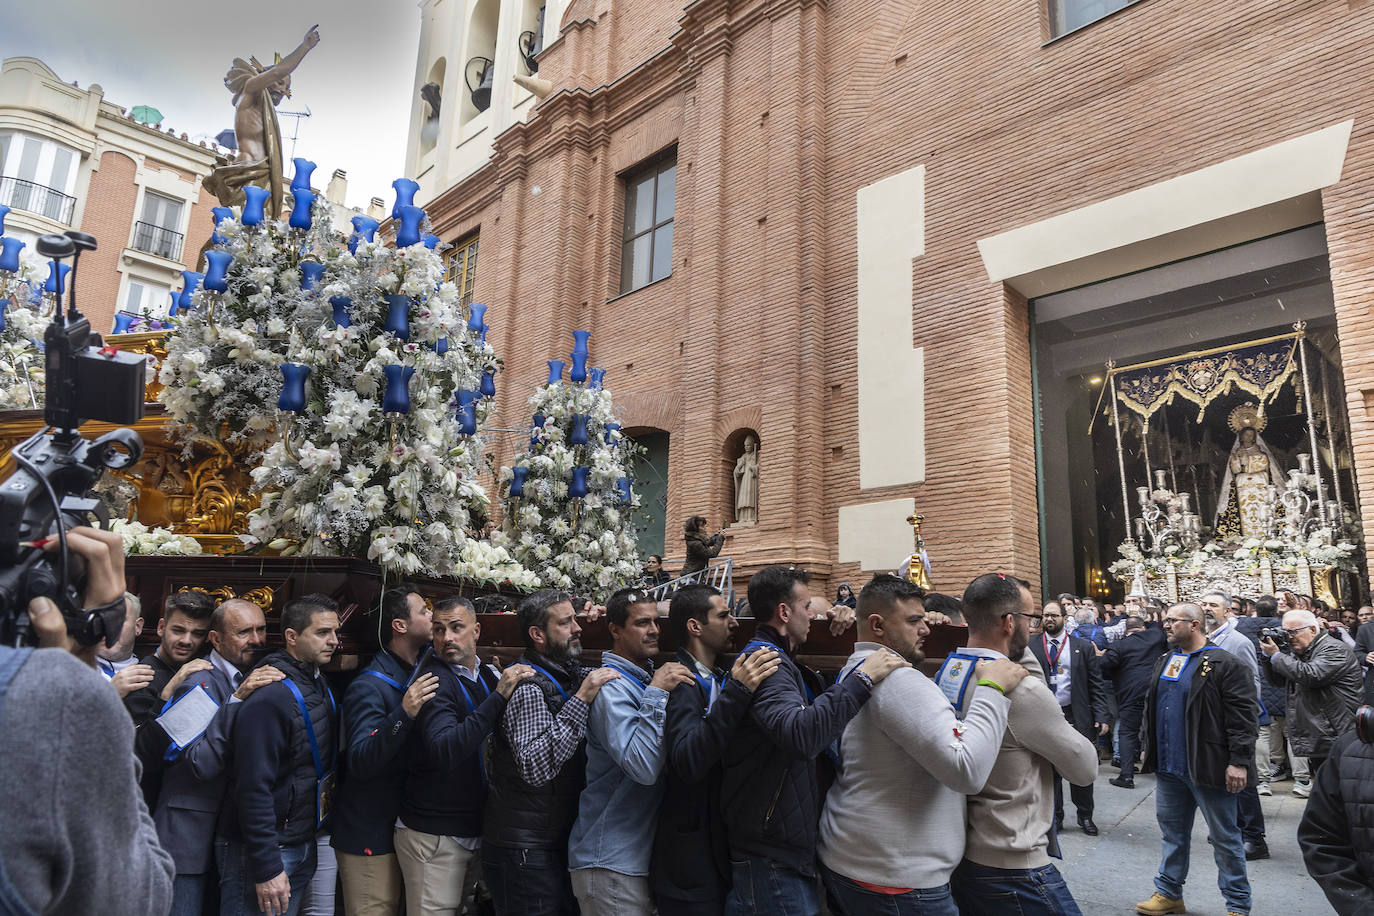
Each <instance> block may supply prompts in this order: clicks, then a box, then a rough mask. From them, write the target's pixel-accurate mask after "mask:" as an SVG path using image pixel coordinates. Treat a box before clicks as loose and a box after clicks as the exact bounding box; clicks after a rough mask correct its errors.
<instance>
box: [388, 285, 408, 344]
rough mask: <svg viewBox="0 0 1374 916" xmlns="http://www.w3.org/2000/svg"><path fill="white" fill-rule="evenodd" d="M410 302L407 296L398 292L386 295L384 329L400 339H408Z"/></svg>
mask: <svg viewBox="0 0 1374 916" xmlns="http://www.w3.org/2000/svg"><path fill="white" fill-rule="evenodd" d="M410 302H411V299H410V297H409V296H405V295H402V294H400V293H392V294H391V295H389V296H387V297H386V325H385V330H386V331H387V332H389V333H390V334H391V336H393V337H396V338H398V339H400V340H410Z"/></svg>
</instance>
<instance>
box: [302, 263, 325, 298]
mask: <svg viewBox="0 0 1374 916" xmlns="http://www.w3.org/2000/svg"><path fill="white" fill-rule="evenodd" d="M322 279H324V265H323V264H320V263H319V262H317V261H302V262H301V289H303V290H305V291H306V292H310V291H311V290H313V289H314V288H315V287H317V286H319V285H320V280H322Z"/></svg>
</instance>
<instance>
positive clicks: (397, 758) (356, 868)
mask: <svg viewBox="0 0 1374 916" xmlns="http://www.w3.org/2000/svg"><path fill="white" fill-rule="evenodd" d="M380 631H381V633H382V638H383V647H382V650H381V651H380V652H378V653H377V654H376V655H375V656H373V658H372V662H371V664H369V665H368V666H367V667H366V668H364V669H363V670H362V672H361V673H360V674H359V675H358V676H357V677H356V678H354V679H353V682H352V683H351V684H349V685H348V690H347V691H346V692H345V693H344V701H343V731H344V741H345V744H344V770H345V772H346V778H345V779H344V780H343V782H341V783H340V784H339V796H338V801H337V804H336V806H335V810H334V835H333V840H332V844H333V846H334V850H335V855H336V856H337V857H338V860H339V878H340V880H341V881H342V884H343V898H344V911H345V912H346V913H347V914H348V916H363V914H366V916H395V914H396V913H397V912H399V911H400V908H401V870H400V868H399V866H398V865H397V862H396V851H395V849H394V848H393V846H392V832H393V830H394V829H395V824H396V814H397V812H399V811H400V809H401V792H402V790H403V788H404V786H405V777H406V761H405V757H404V755H403V754H401V749H402V748H404V747H405V745H406V739H407V738H408V737H409V736H410V732H411V726H412V724H413V723H414V722H415V717H416V716H417V715H418V714H419V712H420V710H421V708H422V707H424V705H425V704H426V703H427V702H429V700H430V698H431V697H433V696H434V692H435V690H436V689H438V684H439V679H438V678H437V677H435V676H434V675H433V674H426V675H423V676H421V677H417V678H415V679H414V682H413V683H412V680H411V676H410V675H411V672H412V671H413V670H414V669H415V662H416V660H417V659H418V658H419V657H420V653H421V652H422V651H424V648H425V646H427V645H429V640H430V610H429V605H427V604H425V599H424V598H423V597H421V596H420V594H419V593H418V592H417V591H416V590H415V587H414V586H411V585H405V584H402V585H400V586H398V587H397V588H393V589H388V590H387V591H386V592H384V593H383V594H382V609H381V621H380Z"/></svg>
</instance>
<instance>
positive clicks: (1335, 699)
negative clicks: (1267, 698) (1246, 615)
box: [1260, 611, 1364, 773]
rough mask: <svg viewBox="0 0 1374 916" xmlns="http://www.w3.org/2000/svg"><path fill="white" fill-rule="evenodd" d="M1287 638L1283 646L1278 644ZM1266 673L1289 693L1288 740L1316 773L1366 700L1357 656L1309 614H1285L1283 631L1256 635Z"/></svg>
mask: <svg viewBox="0 0 1374 916" xmlns="http://www.w3.org/2000/svg"><path fill="white" fill-rule="evenodd" d="M1285 636H1286V637H1287V640H1286V642H1287V645H1281V643H1283V642H1285V639H1284V637H1285ZM1260 650H1261V651H1262V652H1263V653H1264V674H1265V676H1266V677H1267V678H1268V679H1269V682H1270V683H1272V684H1274V685H1275V686H1277V687H1283V688H1284V689H1285V690H1286V691H1287V694H1288V740H1289V743H1290V744H1291V745H1292V747H1293V753H1294V754H1296V755H1298V756H1300V757H1307V758H1308V759H1309V761H1310V766H1311V769H1312V772H1314V773H1315V772H1316V771H1317V769H1318V768H1319V767H1320V766H1321V764H1322V762H1323V761H1325V760H1326V758H1327V755H1329V754H1330V753H1331V745H1332V744H1333V743H1334V742H1335V740H1336V739H1337V738H1339V737H1340V736H1341V735H1343V734H1345V733H1346V732H1348V731H1350V729H1351V728H1352V727H1353V726H1354V724H1355V710H1356V709H1358V708H1359V705H1360V700H1361V698H1362V697H1363V695H1364V685H1363V680H1362V678H1361V675H1360V664H1359V662H1358V661H1356V659H1355V653H1354V652H1353V651H1351V649H1350V647H1349V646H1347V645H1346V644H1345V643H1343V642H1341V641H1340V640H1339V639H1336V638H1335V637H1334V636H1332V635H1331V634H1330V633H1328V632H1327V631H1326V630H1325V629H1324V628H1322V627H1321V626H1320V625H1319V624H1318V623H1317V618H1316V616H1315V615H1314V614H1313V613H1312V612H1311V611H1289V612H1288V613H1287V614H1284V615H1283V630H1282V631H1281V632H1274V631H1273V630H1264V631H1262V632H1261V635H1260Z"/></svg>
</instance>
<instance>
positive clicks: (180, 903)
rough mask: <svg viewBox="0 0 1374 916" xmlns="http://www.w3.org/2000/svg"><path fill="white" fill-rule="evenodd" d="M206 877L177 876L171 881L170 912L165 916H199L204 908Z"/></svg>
mask: <svg viewBox="0 0 1374 916" xmlns="http://www.w3.org/2000/svg"><path fill="white" fill-rule="evenodd" d="M208 878H209V876H208V875H203V874H202V875H177V876H176V877H175V878H173V879H172V911H171V912H170V913H168V914H167V916H200V913H201V910H202V909H204V906H205V882H206V880H207V879H208Z"/></svg>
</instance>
